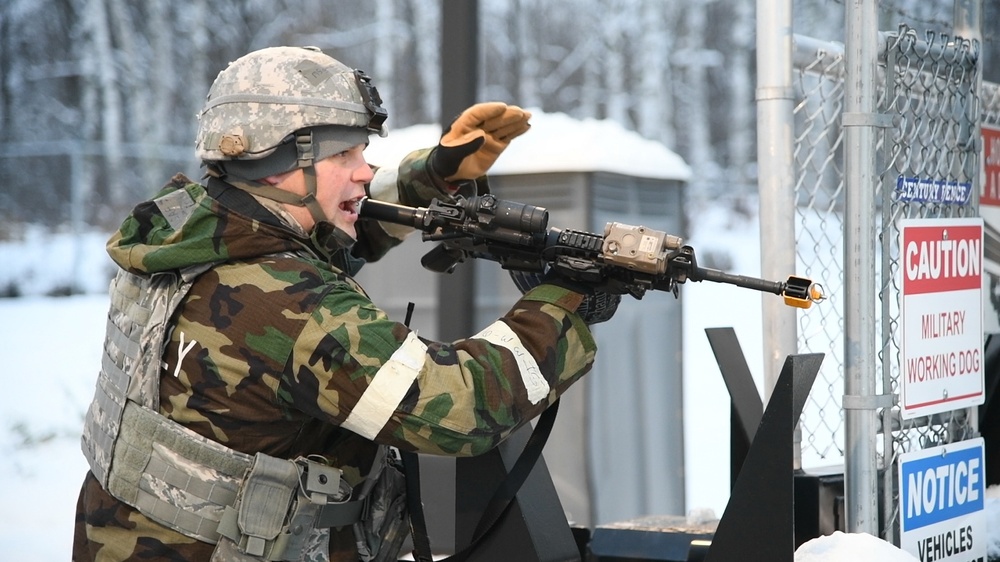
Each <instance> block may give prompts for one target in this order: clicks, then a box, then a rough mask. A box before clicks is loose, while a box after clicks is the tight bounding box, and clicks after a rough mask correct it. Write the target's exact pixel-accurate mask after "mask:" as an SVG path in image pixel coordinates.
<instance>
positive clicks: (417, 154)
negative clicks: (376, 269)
mask: <svg viewBox="0 0 1000 562" xmlns="http://www.w3.org/2000/svg"><path fill="white" fill-rule="evenodd" d="M432 150H433V148H424V149H421V150H415V151H413V152H411V153H410V154H408V155H407V156H406V157H405V158H403V161H402V162H400V163H399V166H397V167H396V168H378V169H377V170H375V177H374V178H373V179H372V181H371V183H370V184H369V186H368V194H369V196H370V197H372V198H373V199H378V200H379V201H386V202H389V203H400V204H402V205H407V206H410V207H426V206H427V205H429V204H430V202H431V200H433V199H442V200H446V201H452V200H454V197H455V195H463V196H471V195H477V194H483V193H488V192H489V184H488V181H487V179H486V177H485V176H484V177H482V178H479V179H478V180H476V181H475V182H465V183H463V184H461V185H457V186H452V185H449V184H445V183H444V181H443V180H441V179H439V178H437V176H436V175H435V174H434V173H433V172H432V171H431V170H430V166H428V158H429V157H430V153H431V151H432ZM452 187H454V188H455V189H452ZM357 230H358V244H356V245H355V247H354V249H353V253H354V254H355V255H356V256H358V257H361V258H364V259H366V260H367V261H376V260H377V259H379V258H381V257H382V256H384V255H385V254H386V252H388V251H389V250H390V249H392V247H393V246H396V245H397V244H399V243H400V242H402V241H403V239H404V238H406V237H407V236H409V235H410V234H412V233H413V232H414V230H413V229H412V228H410V227H408V226H403V225H398V224H388V223H381V222H378V221H374V220H370V219H362V220H360V221H358V223H357Z"/></svg>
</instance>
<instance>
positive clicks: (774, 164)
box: [756, 0, 798, 458]
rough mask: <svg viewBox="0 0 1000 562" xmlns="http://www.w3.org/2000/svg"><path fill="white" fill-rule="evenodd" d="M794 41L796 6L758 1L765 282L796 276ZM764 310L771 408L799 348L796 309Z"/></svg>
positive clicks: (773, 303) (766, 302)
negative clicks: (785, 365)
mask: <svg viewBox="0 0 1000 562" xmlns="http://www.w3.org/2000/svg"><path fill="white" fill-rule="evenodd" d="M792 41H793V38H792V2H791V0H757V91H756V100H757V162H758V166H757V168H758V169H759V170H760V175H759V179H758V189H759V192H760V244H761V253H760V255H761V259H760V268H761V276H762V277H764V278H765V279H780V278H782V277H785V276H787V275H788V274H789V273H790V272H792V271H795V194H794V189H795V170H794V166H793V156H792V155H793V147H792V143H793V131H792V128H793V110H794V107H793V103H794V91H793V89H792ZM761 306H762V321H763V326H762V329H763V333H764V338H763V344H764V403H765V404H767V401H768V398H770V396H771V389H772V388H773V387H774V384H775V382H776V381H777V380H778V374H779V373H780V370H781V366H782V364H783V363H784V361H785V358H786V357H787V356H788V355H791V354H794V353H795V352H796V350H797V345H798V343H797V335H796V334H797V332H796V315H795V309H794V308H791V307H788V306H785V305H784V303H782V302H781V299H775V298H773V297H772V298H766V297H765V298H762V300H761ZM796 458H798V451H797V450H796Z"/></svg>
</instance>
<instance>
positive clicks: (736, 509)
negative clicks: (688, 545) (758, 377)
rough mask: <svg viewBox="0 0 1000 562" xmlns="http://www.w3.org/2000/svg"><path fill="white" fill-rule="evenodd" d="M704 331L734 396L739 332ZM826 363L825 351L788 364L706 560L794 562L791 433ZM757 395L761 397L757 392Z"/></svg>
mask: <svg viewBox="0 0 1000 562" xmlns="http://www.w3.org/2000/svg"><path fill="white" fill-rule="evenodd" d="M706 332H707V333H708V337H709V341H710V342H712V348H713V350H714V351H715V353H716V358H717V359H718V360H719V365H720V368H722V369H723V376H724V377H726V380H727V385H730V391H731V392H732V388H733V387H732V385H731V383H730V379H731V378H732V379H734V382H735V383H736V384H744V383H740V382H737V381H735V379H739V378H740V377H741V375H740V374H738V372H739V370H740V369H741V368H745V364H743V365H742V366H741V364H740V362H741V361H742V351H741V349H740V348H739V345H738V343H737V342H736V340H735V334H734V333H733V330H732V328H719V329H712V330H706ZM734 343H735V344H736V345H734ZM736 355H738V357H736ZM822 362H823V354H821V353H815V354H804V355H790V356H788V358H787V359H786V360H785V364H784V366H783V367H782V369H781V373H780V374H779V376H778V380H777V382H776V383H775V386H774V389H773V391H772V393H771V398H770V400H769V401H768V404H767V409H766V410H764V412H763V415H762V416H761V417H760V423H759V424H758V426H757V429H756V431H755V432H754V434H753V435H752V436H751V438H752V441H751V444H750V447H749V450H748V451H747V454H746V457H745V459H744V460H743V462H742V463H740V464H741V465H742V466H741V468H740V469H739V472H738V476H737V477H736V482H735V485H734V486H733V490H732V493H731V495H730V498H729V504H728V505H727V506H726V511H725V513H724V514H723V516H722V519H721V520H720V521H719V526H718V527H717V528H716V531H715V535H714V537H713V538H712V543H711V545H710V546H709V547H708V552H707V554H705V555H704V558H703V559H704V560H705V561H706V562H728V561H731V560H742V561H748V562H755V561H761V562H765V561H766V562H792V560H793V559H794V556H795V538H794V537H795V529H794V527H795V525H794V517H795V516H794V475H793V456H792V447H791V444H792V432H793V431H794V428H795V425H796V424H797V423H798V419H799V416H800V415H801V414H802V408H803V407H804V406H805V402H806V398H807V397H808V395H809V389H810V388H812V384H813V382H814V381H815V380H816V375H817V374H818V373H819V368H820V365H821V364H822ZM727 370H728V372H727ZM744 375H745V373H744ZM753 395H757V391H756V388H754V391H753ZM733 400H734V403H733V410H734V412H736V413H737V414H738V415H742V414H743V413H744V409H745V410H746V412H749V414H750V415H751V416H752V415H753V411H754V410H753V408H752V404H749V403H748V404H744V405H743V406H742V407H741V406H740V403H739V401H737V398H736V396H735V395H734V396H733ZM750 402H752V400H751V401H750ZM750 421H751V420H743V419H741V421H740V423H741V424H742V428H744V430H743V432H742V434H743V435H745V434H746V433H747V432H746V430H745V428H746V427H748V425H749V422H750ZM733 466H737V460H734V461H733ZM694 550H695V549H692V554H694ZM699 556H700V553H699Z"/></svg>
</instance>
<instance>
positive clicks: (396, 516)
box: [354, 452, 409, 562]
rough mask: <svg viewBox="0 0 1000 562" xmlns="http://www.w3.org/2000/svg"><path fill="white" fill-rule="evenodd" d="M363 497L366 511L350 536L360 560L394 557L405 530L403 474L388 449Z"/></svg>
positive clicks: (382, 560)
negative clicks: (373, 480)
mask: <svg viewBox="0 0 1000 562" xmlns="http://www.w3.org/2000/svg"><path fill="white" fill-rule="evenodd" d="M381 464H382V466H381V468H380V470H381V472H380V473H379V475H378V478H377V480H375V484H374V485H373V486H372V487H371V489H370V490H369V491H368V494H367V496H366V498H365V499H366V500H367V504H366V513H365V516H364V517H363V518H362V520H361V521H360V522H359V523H357V524H356V525H354V538H355V540H356V541H357V543H358V553H359V554H360V556H361V560H362V561H363V562H386V561H389V560H393V561H395V560H397V556H398V555H399V549H400V548H402V546H403V541H404V540H406V535H407V533H408V532H409V520H408V518H407V512H406V476H405V475H404V474H403V471H402V468H401V466H400V463H399V461H398V459H396V458H395V457H394V456H393V455H392V453H391V452H387V453H386V461H385V462H384V463H381Z"/></svg>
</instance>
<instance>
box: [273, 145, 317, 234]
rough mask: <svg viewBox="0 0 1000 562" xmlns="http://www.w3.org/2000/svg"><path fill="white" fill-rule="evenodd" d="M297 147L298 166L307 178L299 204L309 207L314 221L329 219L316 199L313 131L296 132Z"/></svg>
mask: <svg viewBox="0 0 1000 562" xmlns="http://www.w3.org/2000/svg"><path fill="white" fill-rule="evenodd" d="M295 147H296V148H297V149H298V152H299V161H298V167H299V168H302V173H303V175H304V177H305V180H306V195H305V197H303V198H302V199H301V200H300V202H299V205H301V206H303V207H305V208H306V209H308V210H309V214H310V215H312V218H313V221H314V222H315V223H316V224H319V223H321V222H324V221H326V220H328V219H327V218H326V214H325V213H324V212H323V208H322V207H320V206H319V201H317V200H316V190H317V187H316V166H315V164H316V162H315V160H316V155H315V152H314V151H313V138H312V131H307V132H304V133H302V132H300V133H296V134H295ZM279 191H280V190H279Z"/></svg>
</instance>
